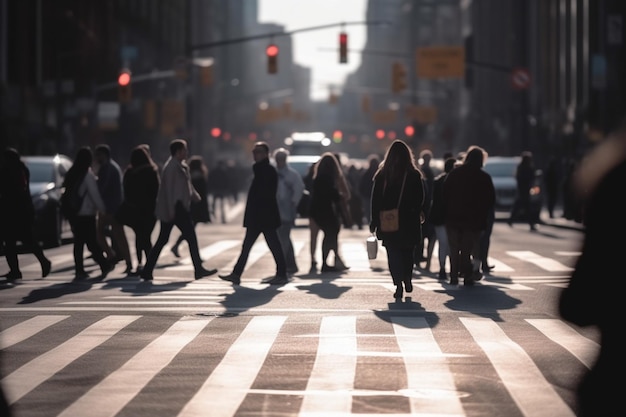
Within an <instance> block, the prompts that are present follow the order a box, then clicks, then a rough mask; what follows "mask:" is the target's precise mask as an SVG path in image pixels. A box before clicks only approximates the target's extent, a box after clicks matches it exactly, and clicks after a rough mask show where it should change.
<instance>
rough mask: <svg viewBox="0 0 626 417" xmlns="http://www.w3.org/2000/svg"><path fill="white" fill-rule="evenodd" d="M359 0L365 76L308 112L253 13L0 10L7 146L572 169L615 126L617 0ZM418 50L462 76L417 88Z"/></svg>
mask: <svg viewBox="0 0 626 417" xmlns="http://www.w3.org/2000/svg"><path fill="white" fill-rule="evenodd" d="M367 1H368V3H367V16H366V20H367V21H368V22H374V23H377V24H368V25H367V26H366V29H367V42H366V45H365V48H364V50H363V51H362V63H361V66H360V67H359V68H358V69H357V70H356V71H355V72H354V73H353V74H352V75H350V76H349V77H348V78H347V80H346V83H345V85H344V86H343V87H342V88H337V90H336V91H333V92H332V93H333V94H332V95H331V97H330V98H329V101H328V102H311V100H310V85H311V83H310V78H311V71H310V69H309V68H303V67H301V66H299V65H296V64H294V62H293V53H292V48H293V44H292V37H291V34H289V33H287V32H285V29H284V27H282V26H279V25H276V24H271V23H265V24H260V23H259V22H258V5H257V0H229V1H204V0H162V1H151V0H102V1H100V0H98V1H96V0H89V1H88V0H58V1H56V0H55V1H44V0H20V1H11V0H0V22H1V23H2V24H0V118H1V119H0V122H1V123H0V137H1V140H2V145H5V146H6V145H11V146H15V147H17V148H18V149H19V150H20V152H22V153H23V154H34V153H40V154H50V153H54V152H62V153H67V154H69V155H72V154H73V153H74V152H75V151H76V149H77V148H78V147H79V146H82V145H95V144H97V143H101V142H106V143H109V144H110V145H111V146H112V148H113V149H114V152H115V153H116V154H115V155H114V156H115V157H116V159H118V160H120V161H121V162H124V161H125V160H126V158H127V156H128V154H129V151H130V149H131V148H132V147H133V146H135V145H137V144H139V143H148V144H150V145H151V147H152V149H153V153H154V154H155V158H157V159H161V160H163V159H164V158H165V157H167V143H168V142H169V140H171V139H172V138H173V137H176V136H183V137H186V138H187V139H189V141H190V148H191V152H192V153H199V154H202V155H203V156H205V158H206V160H207V162H209V164H210V165H211V164H212V163H213V162H214V159H215V158H217V157H218V155H222V156H224V157H228V158H233V157H239V158H241V156H240V155H241V154H242V152H243V155H244V157H243V158H244V159H246V161H247V158H248V157H249V155H247V150H249V148H250V147H251V146H252V144H253V143H254V141H256V140H266V141H268V142H269V143H270V145H271V146H272V147H277V146H280V145H281V144H282V140H283V139H284V138H285V137H287V136H289V134H290V133H291V132H292V131H307V130H309V131H320V130H321V131H325V132H326V133H327V134H328V136H331V135H332V132H333V131H334V130H338V131H341V132H342V135H343V142H342V143H340V144H337V146H336V148H337V150H340V151H346V152H349V153H350V154H352V155H353V156H356V157H365V156H366V155H368V154H370V153H382V152H384V150H385V149H386V147H387V145H388V143H389V141H390V140H392V139H394V138H405V139H407V140H408V141H409V142H410V143H411V145H412V147H413V148H414V150H415V151H419V150H421V149H424V148H429V149H431V150H433V152H434V153H435V155H436V156H440V155H442V154H443V152H445V151H452V152H459V151H462V150H464V149H466V148H467V146H469V145H471V144H478V145H481V146H484V147H485V148H486V149H487V150H488V151H489V152H490V154H500V155H515V154H519V153H520V152H521V151H522V150H531V151H533V152H535V153H536V154H537V155H538V156H539V158H541V157H542V155H545V156H546V157H547V156H548V155H549V154H554V153H557V154H568V155H571V156H574V157H575V156H579V155H580V154H581V153H582V152H584V150H585V149H586V148H587V147H589V146H593V143H594V142H595V141H598V140H601V139H602V138H603V137H604V136H605V135H606V134H607V133H608V132H610V131H611V130H613V129H614V128H615V127H616V126H617V125H618V123H619V121H620V120H621V118H622V117H623V115H624V114H625V113H626V104H625V102H626V80H625V79H624V77H623V74H626V53H625V48H624V42H625V35H624V32H625V31H624V28H623V25H624V20H626V10H625V9H626V2H624V1H623V0H597V1H594V0H411V1H407V0H367ZM329 22H332V16H329ZM381 22H388V24H386V25H382V24H378V23H381ZM270 44H275V45H277V46H278V48H279V56H278V67H279V69H278V72H277V73H276V74H268V71H267V57H266V55H265V49H266V47H267V46H268V45H270ZM418 48H425V49H426V50H431V51H432V50H435V51H440V50H444V49H445V50H447V49H446V48H452V49H453V50H455V51H461V52H462V53H463V61H462V64H463V65H462V67H463V74H462V75H460V76H459V75H458V73H455V74H454V76H440V77H438V76H436V74H435V76H432V74H431V76H428V77H423V76H418V67H420V64H422V63H424V60H422V61H420V59H421V58H420V59H418V58H417V50H418ZM455 48H456V49H455ZM351 52H354V51H351ZM335 59H336V58H333V60H335ZM333 64H337V63H336V62H335V61H333ZM457 64H458V61H454V65H457ZM397 65H400V66H401V67H402V68H403V70H404V75H403V77H404V78H403V80H402V83H403V84H404V86H403V87H401V88H396V87H397V86H396V87H393V85H392V84H393V75H392V74H393V71H394V67H395V66H397ZM122 68H128V69H129V70H131V71H132V80H133V81H132V83H131V91H130V94H129V95H126V96H125V97H121V96H120V92H119V88H118V85H117V76H118V74H119V72H120V70H121V69H122ZM377 135H378V136H377ZM220 157H221V156H220Z"/></svg>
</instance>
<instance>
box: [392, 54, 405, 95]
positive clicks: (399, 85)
mask: <svg viewBox="0 0 626 417" xmlns="http://www.w3.org/2000/svg"><path fill="white" fill-rule="evenodd" d="M406 75H407V74H406V67H405V66H404V64H402V63H401V62H397V61H396V62H394V63H393V66H392V68H391V91H393V92H394V93H400V92H402V91H404V90H406Z"/></svg>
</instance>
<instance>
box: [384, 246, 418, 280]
mask: <svg viewBox="0 0 626 417" xmlns="http://www.w3.org/2000/svg"><path fill="white" fill-rule="evenodd" d="M385 248H386V249H387V265H388V266H389V273H390V274H391V279H392V280H393V283H394V284H395V285H401V284H402V283H403V282H406V281H410V280H411V278H412V277H413V249H414V247H401V246H400V247H394V246H385Z"/></svg>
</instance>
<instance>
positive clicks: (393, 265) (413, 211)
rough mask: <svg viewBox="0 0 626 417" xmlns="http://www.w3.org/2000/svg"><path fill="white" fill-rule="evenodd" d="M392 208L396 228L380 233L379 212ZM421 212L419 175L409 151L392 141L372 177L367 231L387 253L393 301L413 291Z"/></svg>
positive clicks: (406, 147) (397, 142)
mask: <svg viewBox="0 0 626 417" xmlns="http://www.w3.org/2000/svg"><path fill="white" fill-rule="evenodd" d="M395 208H398V212H399V215H398V216H399V228H398V230H397V231H395V232H383V231H382V230H381V229H380V225H381V224H380V213H381V210H390V209H395ZM423 209H424V182H423V176H422V173H421V172H420V170H419V168H418V167H417V165H416V162H415V156H414V155H413V152H412V151H411V148H409V147H408V146H407V144H406V143H405V142H403V141H401V140H395V141H394V142H393V143H392V144H391V146H389V148H388V149H387V153H386V155H385V158H384V160H383V162H382V163H381V164H380V166H379V168H378V171H377V172H376V174H375V175H374V186H373V189H372V204H371V213H372V219H371V222H370V232H372V233H376V237H377V238H378V239H379V240H382V245H383V246H384V247H385V249H386V250H387V260H388V266H389V273H390V274H391V278H392V280H393V283H394V285H395V286H396V292H395V294H394V297H395V299H396V300H398V299H402V296H403V290H406V292H411V291H413V284H412V282H411V278H412V277H413V251H414V248H415V245H417V244H419V242H420V240H421V239H422V232H421V223H420V213H421V212H422V210H423ZM403 284H404V288H403Z"/></svg>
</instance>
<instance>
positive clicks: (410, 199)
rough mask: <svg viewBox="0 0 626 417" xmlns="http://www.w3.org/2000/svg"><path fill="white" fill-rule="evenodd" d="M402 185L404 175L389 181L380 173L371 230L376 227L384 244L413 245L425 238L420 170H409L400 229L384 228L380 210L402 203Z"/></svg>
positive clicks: (373, 191) (422, 184)
mask: <svg viewBox="0 0 626 417" xmlns="http://www.w3.org/2000/svg"><path fill="white" fill-rule="evenodd" d="M401 188H402V178H400V179H399V181H397V182H394V183H389V184H386V185H385V179H384V177H383V175H377V176H376V178H375V179H374V188H373V189H372V220H371V222H370V230H376V237H378V239H379V240H382V241H383V246H393V247H405V248H406V247H413V246H415V245H416V244H417V243H419V242H420V240H421V239H422V228H421V222H420V214H421V212H422V210H423V209H424V183H423V180H422V175H421V174H420V172H419V171H413V170H410V171H407V175H406V181H405V183H404V191H403V192H402V199H401V201H400V206H399V224H400V230H398V231H397V232H381V231H380V230H379V229H380V212H381V210H390V209H394V208H396V207H398V198H399V197H400V190H401Z"/></svg>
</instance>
